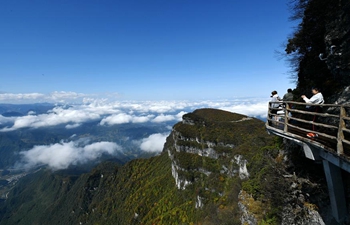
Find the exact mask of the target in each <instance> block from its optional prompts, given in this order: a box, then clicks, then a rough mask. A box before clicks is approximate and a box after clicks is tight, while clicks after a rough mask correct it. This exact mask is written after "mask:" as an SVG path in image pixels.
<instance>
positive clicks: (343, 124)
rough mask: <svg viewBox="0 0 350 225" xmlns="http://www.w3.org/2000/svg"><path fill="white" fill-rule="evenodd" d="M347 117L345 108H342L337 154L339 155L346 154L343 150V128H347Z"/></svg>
mask: <svg viewBox="0 0 350 225" xmlns="http://www.w3.org/2000/svg"><path fill="white" fill-rule="evenodd" d="M345 116H346V111H345V108H344V107H343V106H340V115H339V128H338V136H337V153H338V155H342V154H344V149H343V140H344V133H343V128H345V122H344V117H345Z"/></svg>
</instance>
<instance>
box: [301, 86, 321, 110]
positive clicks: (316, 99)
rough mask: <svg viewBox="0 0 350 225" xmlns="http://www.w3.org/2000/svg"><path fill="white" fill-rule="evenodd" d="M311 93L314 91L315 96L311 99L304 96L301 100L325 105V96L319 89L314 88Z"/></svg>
mask: <svg viewBox="0 0 350 225" xmlns="http://www.w3.org/2000/svg"><path fill="white" fill-rule="evenodd" d="M311 91H312V94H313V96H312V97H311V98H310V99H309V98H308V97H306V96H305V95H302V96H301V98H302V99H303V100H304V101H305V102H306V103H313V104H323V103H324V99H323V95H322V93H321V92H320V90H319V89H318V88H312V90H311ZM309 107H310V106H309ZM309 107H307V108H309Z"/></svg>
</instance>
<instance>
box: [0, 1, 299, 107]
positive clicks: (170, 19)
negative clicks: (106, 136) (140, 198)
mask: <svg viewBox="0 0 350 225" xmlns="http://www.w3.org/2000/svg"><path fill="white" fill-rule="evenodd" d="M289 15H290V12H289V11H288V7H287V0H286V1H276V0H266V1H258V0H252V1H239V0H219V1H209V0H166V1H164V0H158V1H156V0H147V1H146V0H138V1H134V0H128V1H118V0H113V1H112V0H99V1H98V0H84V1H83V0H80V1H77V0H55V1H39V0H30V1H28V0H3V1H1V2H0V29H1V35H0V77H1V79H0V94H7V95H4V96H5V97H3V98H2V99H1V98H0V100H1V101H3V102H8V101H11V99H7V101H5V100H6V99H5V100H4V98H10V97H9V96H12V97H13V96H14V95H19V94H30V93H37V94H38V93H40V94H43V95H45V94H49V93H79V94H86V95H93V94H96V95H98V96H107V97H110V96H113V97H114V98H117V99H121V100H197V99H199V100H200V99H230V98H237V97H260V98H261V97H267V98H268V97H269V96H270V93H271V91H272V90H275V89H276V90H277V91H278V92H279V93H280V95H283V94H284V93H285V91H286V89H287V88H289V87H291V88H294V86H295V85H294V84H293V83H291V80H290V79H289V74H288V71H289V67H288V65H287V64H286V62H285V61H283V60H278V55H276V53H275V51H283V49H284V48H283V46H282V45H283V43H285V42H286V40H287V37H288V35H290V34H291V33H292V23H291V22H289V20H288V17H289ZM13 99H14V100H13V101H15V98H13ZM1 101H0V103H1Z"/></svg>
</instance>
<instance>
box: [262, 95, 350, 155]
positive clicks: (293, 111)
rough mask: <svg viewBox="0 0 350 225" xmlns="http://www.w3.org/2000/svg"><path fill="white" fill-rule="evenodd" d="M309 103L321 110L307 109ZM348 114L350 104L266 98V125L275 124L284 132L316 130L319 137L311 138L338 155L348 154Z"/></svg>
mask: <svg viewBox="0 0 350 225" xmlns="http://www.w3.org/2000/svg"><path fill="white" fill-rule="evenodd" d="M272 104H274V105H276V104H278V105H279V107H278V108H274V107H272ZM290 106H292V107H290ZM312 107H313V108H316V107H318V108H319V109H322V111H323V112H315V111H314V110H310V109H312ZM276 110H277V111H276ZM348 112H349V113H348ZM349 115H350V105H338V104H322V105H320V104H310V103H301V102H294V101H279V102H269V105H268V116H267V122H266V126H269V127H273V128H277V129H278V130H280V131H281V133H284V134H286V133H291V134H295V133H298V134H299V135H300V134H301V135H303V134H304V135H306V133H310V132H311V133H315V134H318V135H319V138H318V139H313V141H316V142H318V141H320V142H321V141H322V143H324V144H329V146H327V147H328V148H330V149H333V150H334V151H335V152H336V153H337V154H338V155H343V156H348V157H350V116H349ZM307 117H311V118H307ZM347 124H348V127H347ZM310 126H311V127H310ZM344 133H346V134H344ZM321 138H322V140H321ZM344 150H346V151H344Z"/></svg>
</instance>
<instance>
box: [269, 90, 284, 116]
mask: <svg viewBox="0 0 350 225" xmlns="http://www.w3.org/2000/svg"><path fill="white" fill-rule="evenodd" d="M281 100H282V99H281V98H280V97H279V96H278V94H277V91H272V92H271V101H270V102H271V108H275V109H273V110H271V113H272V114H277V111H278V107H280V104H281ZM273 116H274V115H273Z"/></svg>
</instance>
